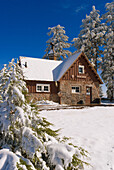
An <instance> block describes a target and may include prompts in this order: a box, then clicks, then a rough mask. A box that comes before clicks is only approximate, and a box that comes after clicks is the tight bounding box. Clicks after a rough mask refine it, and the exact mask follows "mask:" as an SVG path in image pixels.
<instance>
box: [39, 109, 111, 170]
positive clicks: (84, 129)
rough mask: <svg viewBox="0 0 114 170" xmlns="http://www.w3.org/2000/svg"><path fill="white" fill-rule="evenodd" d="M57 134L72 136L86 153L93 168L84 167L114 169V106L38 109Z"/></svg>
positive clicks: (97, 169)
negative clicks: (52, 125) (57, 131)
mask: <svg viewBox="0 0 114 170" xmlns="http://www.w3.org/2000/svg"><path fill="white" fill-rule="evenodd" d="M40 113H41V115H42V116H43V117H46V118H47V120H48V121H50V122H52V123H53V124H54V125H55V126H54V127H53V128H54V129H59V128H61V131H60V135H61V136H67V137H72V142H73V144H75V145H78V146H82V147H83V148H85V149H86V150H87V151H88V152H89V154H90V158H91V160H88V162H90V164H91V165H92V167H89V168H88V167H86V168H85V170H114V107H113V106H112V107H92V108H89V107H88V108H84V109H65V110H53V111H46V110H44V111H41V112H40Z"/></svg>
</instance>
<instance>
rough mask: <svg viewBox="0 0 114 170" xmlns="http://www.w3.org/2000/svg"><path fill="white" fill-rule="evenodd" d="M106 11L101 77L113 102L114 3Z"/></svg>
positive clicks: (108, 5) (107, 6)
mask: <svg viewBox="0 0 114 170" xmlns="http://www.w3.org/2000/svg"><path fill="white" fill-rule="evenodd" d="M106 11H107V12H106V13H105V14H104V15H103V16H102V17H103V19H104V20H105V25H104V30H105V31H106V34H105V37H104V44H105V45H104V58H103V64H102V69H103V71H102V74H101V75H102V78H103V80H104V82H105V83H106V86H107V96H108V98H109V99H110V100H112V99H113V98H114V2H111V3H107V4H106Z"/></svg>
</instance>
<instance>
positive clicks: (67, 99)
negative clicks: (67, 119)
mask: <svg viewBox="0 0 114 170" xmlns="http://www.w3.org/2000/svg"><path fill="white" fill-rule="evenodd" d="M72 86H80V89H81V91H80V93H72ZM86 86H90V87H92V101H95V100H96V99H97V98H99V87H98V86H99V83H93V82H91V81H90V82H89V81H88V82H87V83H86V82H84V81H78V82H77V81H66V80H62V81H61V82H60V92H61V98H60V103H61V104H69V105H76V104H82V102H83V104H86Z"/></svg>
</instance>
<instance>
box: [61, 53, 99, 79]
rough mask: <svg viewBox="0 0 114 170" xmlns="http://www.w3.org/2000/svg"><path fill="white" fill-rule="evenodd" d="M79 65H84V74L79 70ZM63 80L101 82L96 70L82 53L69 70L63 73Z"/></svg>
mask: <svg viewBox="0 0 114 170" xmlns="http://www.w3.org/2000/svg"><path fill="white" fill-rule="evenodd" d="M79 65H84V74H80V73H79V72H78V67H79ZM61 80H72V81H73V80H74V81H77V82H80V81H85V82H88V81H91V80H92V81H93V82H99V80H98V78H97V76H96V74H95V72H94V71H93V70H92V67H91V65H88V62H87V60H86V58H85V57H84V56H83V55H81V57H79V58H78V60H76V61H75V62H74V63H73V65H72V66H71V67H70V68H69V69H68V70H67V72H66V73H65V74H64V75H63V77H62V79H61Z"/></svg>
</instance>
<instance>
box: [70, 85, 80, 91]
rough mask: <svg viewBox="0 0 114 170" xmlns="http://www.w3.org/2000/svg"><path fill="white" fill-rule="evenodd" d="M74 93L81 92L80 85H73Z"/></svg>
mask: <svg viewBox="0 0 114 170" xmlns="http://www.w3.org/2000/svg"><path fill="white" fill-rule="evenodd" d="M72 93H80V87H79V86H72Z"/></svg>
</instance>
